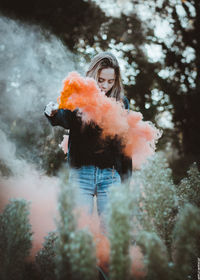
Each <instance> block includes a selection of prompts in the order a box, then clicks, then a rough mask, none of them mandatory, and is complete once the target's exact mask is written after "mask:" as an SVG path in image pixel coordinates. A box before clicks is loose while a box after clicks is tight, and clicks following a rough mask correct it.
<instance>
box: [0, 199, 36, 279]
mask: <svg viewBox="0 0 200 280" xmlns="http://www.w3.org/2000/svg"><path fill="white" fill-rule="evenodd" d="M28 215H29V210H28V203H27V202H26V201H25V200H22V199H18V200H17V199H13V200H11V201H10V203H9V204H7V205H6V207H5V209H4V211H3V213H1V214H0V263H1V266H0V279H2V280H12V279H15V280H16V279H22V277H23V271H24V267H25V259H26V257H28V256H29V253H30V249H31V245H32V242H31V239H32V233H31V225H30V224H29V219H28Z"/></svg>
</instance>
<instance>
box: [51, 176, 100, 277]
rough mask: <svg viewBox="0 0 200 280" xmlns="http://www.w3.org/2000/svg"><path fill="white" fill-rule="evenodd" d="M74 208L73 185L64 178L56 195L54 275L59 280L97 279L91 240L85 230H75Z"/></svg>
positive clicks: (93, 248)
mask: <svg viewBox="0 0 200 280" xmlns="http://www.w3.org/2000/svg"><path fill="white" fill-rule="evenodd" d="M75 205H76V202H75V185H70V184H69V182H67V176H66V177H64V178H63V180H62V185H61V192H60V196H59V212H60V220H59V223H58V240H57V241H56V275H57V279H59V280H62V279H63V280H64V279H72V280H78V279H83V280H91V279H95V278H96V269H95V264H96V258H95V247H94V244H93V238H92V236H91V234H90V233H89V232H88V231H86V230H78V229H77V222H76V217H75V214H74V212H73V210H74V207H75Z"/></svg>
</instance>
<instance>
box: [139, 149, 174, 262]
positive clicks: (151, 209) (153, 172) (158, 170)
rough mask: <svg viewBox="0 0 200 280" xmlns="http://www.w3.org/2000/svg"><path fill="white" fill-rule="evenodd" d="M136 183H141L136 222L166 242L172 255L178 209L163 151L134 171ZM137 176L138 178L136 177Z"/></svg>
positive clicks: (170, 174) (170, 173)
mask: <svg viewBox="0 0 200 280" xmlns="http://www.w3.org/2000/svg"><path fill="white" fill-rule="evenodd" d="M135 176H136V182H137V180H139V181H138V183H140V184H141V192H140V198H139V200H138V204H139V213H140V214H139V216H138V219H139V222H140V224H141V226H142V228H143V229H144V230H145V231H149V232H155V233H157V234H158V235H159V237H160V238H162V240H163V241H164V242H165V245H166V247H167V250H168V253H169V257H170V258H171V243H172V230H173V227H174V224H175V218H176V214H177V212H178V198H177V196H176V189H175V186H174V184H173V181H172V172H171V169H170V168H168V164H167V161H166V158H165V156H164V154H163V153H157V154H156V155H155V157H154V158H152V159H151V160H150V161H149V163H148V164H147V165H146V166H145V167H144V168H143V169H142V171H139V172H137V174H136V175H135ZM137 178H138V179H137Z"/></svg>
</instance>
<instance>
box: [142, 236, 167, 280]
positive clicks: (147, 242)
mask: <svg viewBox="0 0 200 280" xmlns="http://www.w3.org/2000/svg"><path fill="white" fill-rule="evenodd" d="M137 244H138V245H139V246H140V247H141V248H142V251H143V253H144V256H145V259H144V263H145V266H146V268H147V277H146V278H145V279H146V280H160V279H163V280H169V279H171V278H170V277H169V275H170V271H169V267H168V257H167V250H166V247H165V245H164V243H163V241H162V240H161V239H160V238H159V237H158V235H157V234H156V233H155V232H146V231H141V232H140V233H139V234H138V237H137Z"/></svg>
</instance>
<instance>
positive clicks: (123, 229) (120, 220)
mask: <svg viewBox="0 0 200 280" xmlns="http://www.w3.org/2000/svg"><path fill="white" fill-rule="evenodd" d="M129 187H130V186H129V185H121V186H119V187H116V186H114V187H113V188H112V189H111V192H110V195H109V197H110V205H109V211H108V229H109V234H108V236H109V241H110V264H109V269H110V271H109V276H110V279H113V280H118V279H129V278H130V256H129V247H130V244H131V237H132V228H133V224H132V222H131V220H132V218H133V209H134V202H135V200H134V197H133V196H132V195H130V194H131V192H130V188H129Z"/></svg>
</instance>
